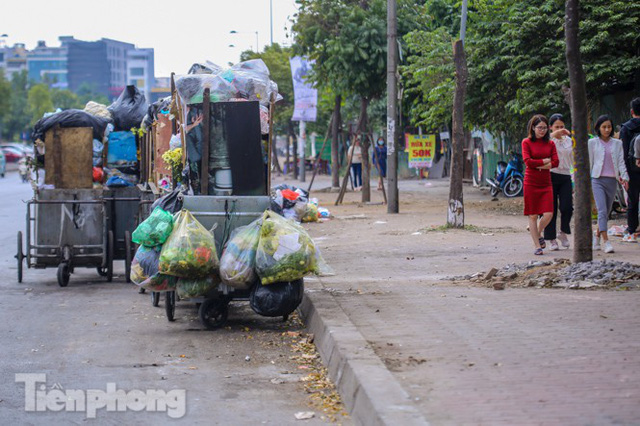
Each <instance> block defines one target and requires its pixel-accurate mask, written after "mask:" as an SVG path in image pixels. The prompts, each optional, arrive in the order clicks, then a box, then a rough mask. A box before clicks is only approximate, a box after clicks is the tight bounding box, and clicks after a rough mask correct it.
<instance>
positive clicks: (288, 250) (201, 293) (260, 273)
mask: <svg viewBox="0 0 640 426" xmlns="http://www.w3.org/2000/svg"><path fill="white" fill-rule="evenodd" d="M171 195H172V194H169V195H168V196H167V197H169V196H171ZM161 204H162V203H161ZM165 205H166V204H165ZM165 205H159V206H157V207H156V208H155V209H154V210H153V212H152V213H151V215H150V216H149V218H147V220H145V221H144V222H142V223H141V224H140V225H139V226H138V228H137V229H136V230H135V231H134V233H133V235H132V240H133V242H135V243H137V244H140V247H139V249H138V250H137V252H136V254H135V257H134V260H133V262H132V265H131V280H132V281H133V282H134V283H136V284H137V285H138V286H140V287H142V288H144V289H147V290H150V291H156V292H164V291H176V293H177V295H178V297H180V298H185V299H188V298H196V297H215V296H216V292H218V291H221V290H220V289H219V285H220V284H224V285H227V286H229V287H232V288H234V289H237V290H250V291H251V296H250V302H251V307H252V308H253V309H254V311H255V312H257V313H258V314H260V315H265V316H283V315H288V314H290V313H291V312H293V310H295V309H296V307H297V306H298V305H299V304H300V302H301V301H302V292H303V285H302V281H301V279H302V278H303V277H305V276H307V275H310V274H315V275H327V274H331V273H332V272H331V269H330V268H329V267H328V266H327V264H326V263H325V262H324V260H323V258H322V255H321V254H320V251H319V250H318V248H317V247H316V246H315V244H314V242H313V240H312V239H311V237H310V236H309V234H308V233H307V232H306V231H305V230H304V228H302V227H301V226H300V225H298V224H296V223H295V222H293V221H291V220H287V219H285V218H283V217H282V216H280V215H278V214H277V213H275V212H272V211H265V212H264V214H263V215H262V217H261V218H259V219H257V220H255V221H254V222H252V223H250V224H249V225H246V226H242V227H239V228H237V229H235V230H234V232H233V233H232V234H231V236H230V238H229V241H228V242H227V243H226V245H225V247H224V249H223V250H222V255H221V256H220V257H218V253H217V251H216V243H215V240H214V236H213V234H212V233H211V232H210V231H209V230H207V229H206V228H204V227H203V226H202V224H200V222H198V220H197V219H196V218H195V217H194V216H193V215H192V214H191V213H190V212H189V211H188V210H184V209H182V210H179V211H166V210H164V209H163V208H162V207H163V206H165ZM170 205H171V206H172V207H171V208H172V209H173V208H181V206H179V205H176V204H170ZM172 213H175V214H172Z"/></svg>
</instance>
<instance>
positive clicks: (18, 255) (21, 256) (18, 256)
mask: <svg viewBox="0 0 640 426" xmlns="http://www.w3.org/2000/svg"><path fill="white" fill-rule="evenodd" d="M16 259H18V282H19V283H21V282H22V261H23V260H24V252H23V251H22V231H18V251H17V253H16Z"/></svg>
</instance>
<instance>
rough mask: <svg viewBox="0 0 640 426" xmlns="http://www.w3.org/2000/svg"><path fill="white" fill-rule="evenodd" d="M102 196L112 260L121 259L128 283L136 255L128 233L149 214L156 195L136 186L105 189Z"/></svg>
mask: <svg viewBox="0 0 640 426" xmlns="http://www.w3.org/2000/svg"><path fill="white" fill-rule="evenodd" d="M104 195H105V197H104V201H105V207H106V209H107V229H108V230H109V231H110V232H111V233H113V260H124V265H125V279H126V281H127V282H131V278H130V276H131V262H132V260H133V256H134V255H135V245H134V244H133V241H131V234H132V233H133V231H134V230H135V229H136V227H137V226H138V224H139V223H140V222H142V221H143V220H144V219H145V218H146V217H147V216H148V215H149V213H148V210H149V207H150V206H151V204H152V203H153V202H154V200H155V196H154V195H153V193H151V191H145V190H142V189H141V188H140V187H139V186H128V187H123V188H108V189H106V190H105V192H104ZM98 272H99V273H100V271H98ZM100 275H102V273H100Z"/></svg>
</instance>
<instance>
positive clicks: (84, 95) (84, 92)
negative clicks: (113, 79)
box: [76, 82, 111, 108]
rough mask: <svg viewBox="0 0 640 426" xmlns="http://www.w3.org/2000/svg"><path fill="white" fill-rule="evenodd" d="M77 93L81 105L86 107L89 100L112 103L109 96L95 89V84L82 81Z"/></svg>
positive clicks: (106, 103)
mask: <svg viewBox="0 0 640 426" xmlns="http://www.w3.org/2000/svg"><path fill="white" fill-rule="evenodd" d="M76 94H77V95H78V100H79V105H80V106H81V107H82V108H84V106H85V105H86V104H87V102H89V101H94V102H97V103H99V104H103V105H107V106H108V105H109V104H111V102H109V98H107V97H106V96H105V95H103V94H101V93H98V92H97V91H96V90H95V88H94V86H92V85H91V84H89V83H86V82H85V83H82V84H81V85H80V87H78V90H77V91H76Z"/></svg>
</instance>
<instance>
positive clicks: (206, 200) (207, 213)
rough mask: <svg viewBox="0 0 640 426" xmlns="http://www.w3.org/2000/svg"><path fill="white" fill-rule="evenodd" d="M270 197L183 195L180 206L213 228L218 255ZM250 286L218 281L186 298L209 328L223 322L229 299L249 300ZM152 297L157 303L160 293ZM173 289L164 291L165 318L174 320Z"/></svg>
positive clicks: (258, 214)
mask: <svg viewBox="0 0 640 426" xmlns="http://www.w3.org/2000/svg"><path fill="white" fill-rule="evenodd" d="M270 203H271V199H270V198H269V197H267V196H207V195H200V196H185V197H184V204H183V208H185V209H186V210H189V211H190V212H191V214H193V216H194V217H195V218H196V219H197V220H198V222H200V223H201V224H202V225H203V226H204V227H205V228H207V229H214V238H215V241H216V251H217V252H218V253H219V254H220V253H222V249H223V247H224V245H225V244H226V242H227V241H228V239H229V236H230V235H231V232H232V231H233V230H234V229H235V228H238V227H240V226H245V225H248V224H250V223H251V222H253V221H254V220H256V219H258V218H260V217H261V216H262V214H263V213H264V211H265V210H267V209H268V208H269V205H270ZM249 294H250V288H248V289H245V290H238V289H236V288H234V287H230V286H227V285H225V284H219V285H218V286H216V287H215V288H214V289H213V290H212V291H211V292H210V293H209V294H207V295H206V296H204V297H199V298H193V299H189V300H190V301H191V302H195V303H196V304H198V305H199V308H198V316H199V317H200V321H201V322H202V324H203V325H204V326H205V327H206V328H208V329H215V328H218V327H221V326H222V325H224V323H225V322H226V321H227V315H228V312H229V302H231V301H232V300H249ZM156 295H157V296H155V297H156V298H155V299H153V302H154V305H155V306H157V303H158V298H159V294H157V293H156ZM176 299H177V297H176V292H175V291H168V292H166V294H165V310H166V314H167V319H168V320H169V321H173V320H174V319H175V305H176Z"/></svg>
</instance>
